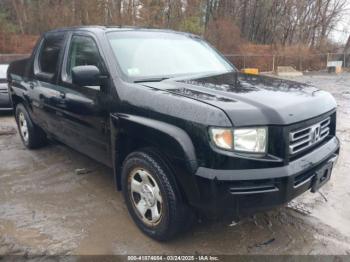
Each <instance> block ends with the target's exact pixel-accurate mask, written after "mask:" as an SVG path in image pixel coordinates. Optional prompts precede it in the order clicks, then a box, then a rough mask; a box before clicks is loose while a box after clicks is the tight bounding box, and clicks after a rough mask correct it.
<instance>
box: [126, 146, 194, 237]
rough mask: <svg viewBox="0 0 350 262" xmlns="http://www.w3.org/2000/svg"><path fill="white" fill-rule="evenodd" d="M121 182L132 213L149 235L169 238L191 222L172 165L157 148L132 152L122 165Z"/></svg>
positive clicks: (189, 213) (139, 225)
mask: <svg viewBox="0 0 350 262" xmlns="http://www.w3.org/2000/svg"><path fill="white" fill-rule="evenodd" d="M122 183H123V184H122V187H123V194H124V198H125V201H126V204H127V207H128V210H129V213H130V215H131V217H132V218H133V220H134V222H135V223H136V225H137V226H138V227H139V228H140V229H141V230H142V232H144V233H145V234H146V235H148V236H150V237H152V238H154V239H156V240H167V239H170V238H171V237H173V236H174V235H176V234H177V233H178V232H180V231H181V230H182V229H183V228H184V227H186V225H188V224H189V223H190V221H191V218H192V217H193V216H192V212H191V210H190V208H189V207H188V206H187V205H186V204H184V203H183V201H182V200H181V197H180V194H179V191H178V188H177V187H176V184H175V181H174V177H173V174H172V173H171V170H170V168H169V166H168V165H167V164H166V163H165V162H164V161H163V160H162V158H161V157H160V156H159V155H158V154H157V153H156V152H155V151H153V150H142V151H138V152H134V153H131V154H130V155H129V156H128V157H127V158H126V160H125V161H124V164H123V170H122ZM187 227H188V226H187Z"/></svg>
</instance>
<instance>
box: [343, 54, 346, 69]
mask: <svg viewBox="0 0 350 262" xmlns="http://www.w3.org/2000/svg"><path fill="white" fill-rule="evenodd" d="M343 67H344V68H345V67H346V56H345V52H344V64H343Z"/></svg>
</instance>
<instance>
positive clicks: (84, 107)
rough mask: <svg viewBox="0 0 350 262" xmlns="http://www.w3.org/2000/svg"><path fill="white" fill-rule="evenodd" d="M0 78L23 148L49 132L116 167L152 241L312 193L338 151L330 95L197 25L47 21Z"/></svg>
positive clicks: (121, 186) (131, 205) (326, 176)
mask: <svg viewBox="0 0 350 262" xmlns="http://www.w3.org/2000/svg"><path fill="white" fill-rule="evenodd" d="M7 78H8V88H9V94H10V96H11V101H12V105H13V108H14V111H15V117H16V121H17V124H18V129H19V133H20V135H21V138H22V141H23V143H24V145H25V146H26V147H27V148H29V149H34V148H38V147H40V146H42V145H44V144H45V142H46V141H47V138H52V139H55V140H58V141H61V142H63V143H64V144H66V145H68V146H70V147H72V148H73V149H75V150H77V151H80V152H81V153H84V154H86V155H87V156H89V157H91V158H93V159H95V160H97V161H99V162H101V163H103V164H105V165H107V166H109V167H111V169H112V170H113V174H114V179H115V185H116V188H117V189H118V190H121V191H122V192H123V195H124V197H125V201H126V205H127V207H128V210H129V213H130V215H131V217H132V218H133V220H134V221H135V223H136V224H137V226H138V227H139V228H140V229H141V230H142V231H143V232H144V233H145V234H147V235H148V236H150V237H152V238H155V239H158V240H166V239H169V238H171V237H173V236H174V235H175V234H176V233H178V232H180V231H182V230H183V229H186V228H188V226H189V225H190V222H191V221H193V218H194V217H195V215H196V214H206V215H207V216H209V217H220V216H223V215H225V216H226V215H230V216H232V218H237V217H240V216H244V215H247V214H251V213H252V212H257V211H261V210H266V209H270V208H273V207H276V206H280V205H283V204H285V203H287V202H289V201H290V200H292V199H293V198H295V197H296V196H298V195H300V194H302V193H303V192H305V191H311V192H316V191H317V190H318V189H319V188H320V187H321V186H323V185H324V184H325V183H326V182H327V181H329V179H330V176H331V172H332V167H333V165H334V163H335V161H336V159H337V156H338V153H339V141H338V139H337V137H336V102H335V100H334V98H333V97H332V96H331V95H330V94H329V93H327V92H325V91H322V90H319V89H318V88H316V87H313V86H310V85H307V84H302V83H297V82H293V81H286V80H281V79H277V78H273V77H268V76H257V75H247V74H242V73H240V72H238V71H237V69H236V68H235V67H234V66H233V65H232V64H231V63H230V62H228V61H227V60H226V59H225V58H224V57H223V56H222V55H221V54H220V53H219V52H217V51H216V50H215V49H214V48H213V47H211V46H210V45H209V44H208V43H206V42H205V41H203V40H202V39H201V38H200V37H198V36H195V35H192V34H187V33H181V32H174V31H168V30H151V29H140V28H119V27H97V26H96V27H95V26H92V27H76V28H64V29H59V30H54V31H51V32H48V33H45V34H44V35H43V36H42V38H41V39H40V40H39V41H38V44H37V45H36V47H35V49H34V51H33V53H32V55H31V56H30V57H29V58H28V59H24V60H20V61H16V62H13V63H12V64H11V65H10V67H9V69H8V75H7ZM106 226H107V225H106Z"/></svg>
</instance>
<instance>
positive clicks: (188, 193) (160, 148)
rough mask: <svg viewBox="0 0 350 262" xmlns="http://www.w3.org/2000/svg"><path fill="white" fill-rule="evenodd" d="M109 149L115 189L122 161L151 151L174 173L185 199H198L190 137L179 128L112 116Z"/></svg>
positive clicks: (130, 117)
mask: <svg viewBox="0 0 350 262" xmlns="http://www.w3.org/2000/svg"><path fill="white" fill-rule="evenodd" d="M110 121H111V125H110V126H111V149H112V162H113V171H114V179H115V184H116V188H117V189H118V190H122V187H121V169H122V163H123V161H124V159H125V158H126V157H127V156H128V155H129V154H130V153H131V152H134V151H136V150H139V149H143V148H153V149H155V150H156V151H157V152H158V155H159V156H160V157H161V158H162V160H164V161H165V163H166V164H167V165H169V166H170V168H171V169H172V171H173V172H172V173H174V176H175V177H174V179H175V181H176V183H177V184H178V187H179V189H180V191H182V192H181V193H182V194H184V195H183V196H184V198H185V199H186V200H187V201H189V202H192V200H193V201H195V199H198V197H199V195H198V194H199V191H198V190H197V187H196V182H195V178H194V174H195V171H196V170H197V168H198V164H197V158H196V153H195V148H194V145H193V143H192V141H191V138H190V137H189V135H188V134H187V133H186V132H185V131H184V130H182V129H180V128H179V127H176V126H174V125H171V124H168V123H164V122H161V121H158V120H154V119H149V118H145V117H140V116H135V115H127V114H116V115H111V119H110Z"/></svg>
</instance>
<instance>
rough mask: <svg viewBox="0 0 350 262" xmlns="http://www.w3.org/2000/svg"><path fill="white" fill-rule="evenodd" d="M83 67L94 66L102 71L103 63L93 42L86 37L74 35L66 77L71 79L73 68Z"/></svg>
mask: <svg viewBox="0 0 350 262" xmlns="http://www.w3.org/2000/svg"><path fill="white" fill-rule="evenodd" d="M84 65H94V66H96V67H97V68H98V69H100V71H103V62H102V59H101V56H100V53H99V51H98V47H97V45H96V43H95V41H94V40H93V39H92V38H91V37H88V36H81V35H74V36H73V37H72V41H71V45H70V48H69V54H68V61H67V75H68V77H69V78H71V75H72V68H73V67H75V66H84Z"/></svg>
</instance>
